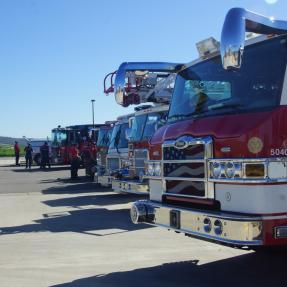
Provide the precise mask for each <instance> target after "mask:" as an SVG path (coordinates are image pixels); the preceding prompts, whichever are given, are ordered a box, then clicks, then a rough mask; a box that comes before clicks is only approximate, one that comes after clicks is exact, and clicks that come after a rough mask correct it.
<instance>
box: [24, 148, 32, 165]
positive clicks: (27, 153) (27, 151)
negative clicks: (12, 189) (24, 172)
mask: <svg viewBox="0 0 287 287" xmlns="http://www.w3.org/2000/svg"><path fill="white" fill-rule="evenodd" d="M24 151H25V159H26V168H28V167H29V169H31V165H32V152H33V149H32V147H31V144H29V143H28V145H27V146H26V147H25V148H24Z"/></svg>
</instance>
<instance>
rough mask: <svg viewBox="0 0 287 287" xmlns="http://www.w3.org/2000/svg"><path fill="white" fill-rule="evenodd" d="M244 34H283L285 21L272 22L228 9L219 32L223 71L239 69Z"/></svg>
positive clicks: (285, 28) (239, 9) (286, 27)
mask: <svg viewBox="0 0 287 287" xmlns="http://www.w3.org/2000/svg"><path fill="white" fill-rule="evenodd" d="M245 32H254V33H258V34H285V33H287V21H281V20H274V19H272V18H268V17H265V16H262V15H260V14H256V13H254V12H251V11H249V10H246V9H243V8H232V9H230V10H229V11H228V13H227V15H226V17H225V21H224V24H223V28H222V32H221V44H220V53H221V60H222V66H223V68H224V69H228V68H240V66H241V63H242V56H243V51H244V44H245Z"/></svg>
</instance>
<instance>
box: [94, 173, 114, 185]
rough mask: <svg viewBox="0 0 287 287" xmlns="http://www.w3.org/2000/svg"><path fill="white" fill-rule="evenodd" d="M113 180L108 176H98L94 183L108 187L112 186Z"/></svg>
mask: <svg viewBox="0 0 287 287" xmlns="http://www.w3.org/2000/svg"><path fill="white" fill-rule="evenodd" d="M113 180H114V177H113V176H110V175H100V176H96V177H95V181H96V182H97V183H99V184H100V185H102V186H107V187H110V186H111V185H112V182H113Z"/></svg>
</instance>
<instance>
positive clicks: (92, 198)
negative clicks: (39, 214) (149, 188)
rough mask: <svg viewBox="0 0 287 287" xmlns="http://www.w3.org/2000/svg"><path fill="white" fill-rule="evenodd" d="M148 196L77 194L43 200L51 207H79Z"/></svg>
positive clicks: (111, 203) (119, 202)
mask: <svg viewBox="0 0 287 287" xmlns="http://www.w3.org/2000/svg"><path fill="white" fill-rule="evenodd" d="M144 198H147V197H146V196H139V195H132V194H117V193H115V194H114V193H108V194H98V195H97V194H94V195H86V196H75V197H69V198H59V199H52V200H46V201H43V203H44V204H46V205H48V206H51V207H61V206H66V207H79V206H85V205H113V204H125V203H129V202H134V201H136V200H139V199H144Z"/></svg>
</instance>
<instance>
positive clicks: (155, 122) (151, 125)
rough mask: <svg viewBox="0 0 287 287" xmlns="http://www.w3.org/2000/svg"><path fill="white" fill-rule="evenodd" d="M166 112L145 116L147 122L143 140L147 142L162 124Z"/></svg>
mask: <svg viewBox="0 0 287 287" xmlns="http://www.w3.org/2000/svg"><path fill="white" fill-rule="evenodd" d="M165 117H166V112H159V113H151V114H148V115H147V120H146V124H145V128H144V133H143V139H144V140H149V139H150V138H151V137H152V136H153V134H154V132H155V131H156V130H157V129H158V128H160V127H161V126H162V125H163V124H164V118H165Z"/></svg>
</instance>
